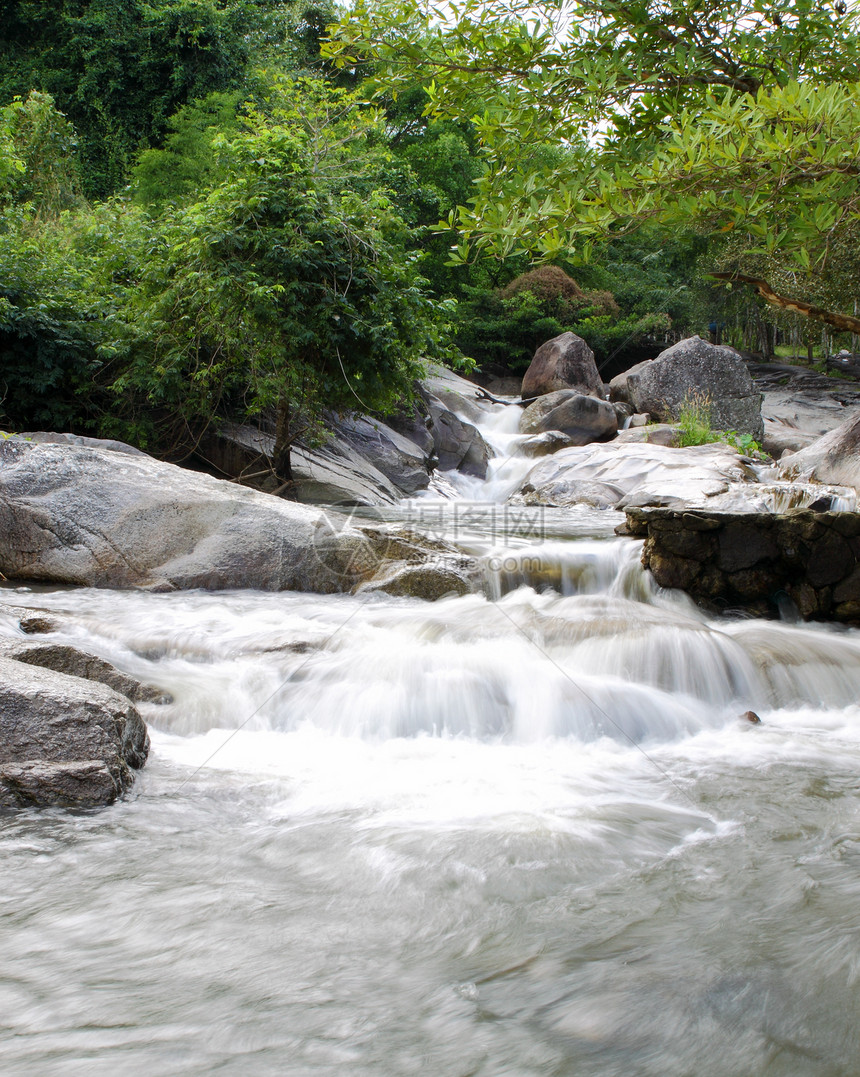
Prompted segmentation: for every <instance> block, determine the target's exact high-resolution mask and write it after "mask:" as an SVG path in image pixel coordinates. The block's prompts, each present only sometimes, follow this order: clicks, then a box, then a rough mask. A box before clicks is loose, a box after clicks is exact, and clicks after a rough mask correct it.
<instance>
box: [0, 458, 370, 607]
mask: <svg viewBox="0 0 860 1077" xmlns="http://www.w3.org/2000/svg"><path fill="white" fill-rule="evenodd" d="M386 481H387V480H386ZM0 534H2V535H3V536H4V541H3V543H2V545H0V572H2V573H3V574H4V575H5V576H6V577H7V578H9V579H32V580H46V581H51V582H59V583H72V584H79V585H81V586H90V587H144V588H148V589H151V590H160V591H170V590H177V589H183V588H192V587H203V588H207V589H210V590H217V589H220V588H228V587H230V588H232V587H253V588H259V589H261V590H287V589H294V590H301V591H317V592H324V593H327V592H333V591H345V590H349V589H350V588H351V587H353V586H354V585H355V584H356V583H357V582H359V580H360V579H361V578H362V577H361V576H360V573H359V572H358V570H355V569H354V568H353V567H352V563H351V562H352V558H353V556H354V550H355V545H356V542H357V541H358V539H359V538H360V536H358V535H357V534H356V532H355V530H354V529H353V528H351V526H350V525H349V522H348V520H346V518H344V517H342V516H338V514H336V513H331V512H329V513H323V512H321V511H320V510H318V509H314V508H310V507H309V506H306V505H298V504H295V503H293V502H288V501H284V500H282V499H281V498H276V497H271V496H269V495H268V494H264V493H261V492H259V491H257V490H250V489H248V488H246V487H242V486H238V485H236V484H233V483H228V482H224V481H221V480H218V479H214V478H212V477H210V476H208V475H200V474H197V473H196V472H191V471H186V470H184V469H183V468H179V467H176V466H174V465H173V464H167V463H164V462H162V461H158V460H154V459H152V458H151V457H147V456H130V455H122V454H119V453H115V452H111V451H107V450H104V449H95V448H90V447H86V446H77V445H53V444H46V445H40V444H34V443H32V442H26V441H23V440H21V439H20V438H9V439H8V440H6V441H3V442H0Z"/></svg>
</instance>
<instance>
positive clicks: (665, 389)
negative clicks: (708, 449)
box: [627, 337, 764, 441]
mask: <svg viewBox="0 0 860 1077" xmlns="http://www.w3.org/2000/svg"><path fill="white" fill-rule="evenodd" d="M627 393H628V396H629V403H630V404H632V406H633V407H634V408H635V410H636V411H639V412H642V411H647V412H648V413H649V414H650V415H652V416H653V417H654V418H656V419H659V420H660V421H661V422H674V421H675V420H676V419H677V418H678V416H679V414H680V411H681V408H682V407H683V405H684V404H685V403H686V402H687V401H689V400H691V399H693V398H696V397H698V398H699V399H703V400H706V401H707V403H708V404H709V406H710V419H711V425H712V426H713V428H714V429H715V430H736V431H737V432H738V433H740V434H751V435H752V436H753V437H754V438H756V440H758V441H761V439H762V437H763V435H764V426H763V423H762V417H761V400H762V398H761V393H760V392H759V391H758V390H757V389H756V387H755V384H754V383H753V380H752V377H751V376H750V373H749V371H748V370H747V368H746V365H745V364H744V361H743V359H742V358H741V357H740V355H739V354H738V353H737V352H736V351H735V350H734V349H733V348H724V347H717V346H715V345H713V344H709V343H708V342H707V341H706V340H702V339H701V337H689V338H688V339H686V340H681V341H679V342H678V343H677V344H674V345H673V346H672V347H671V348H667V349H666V351H664V352H661V353H660V355H658V356H657V358H656V359H654V360H652V361H651V362H649V363H646V364H645V365H644V367H643V368H642V369H641V370H637V371H636V372H633V371H628V372H627Z"/></svg>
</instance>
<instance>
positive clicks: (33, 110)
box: [0, 91, 81, 217]
mask: <svg viewBox="0 0 860 1077" xmlns="http://www.w3.org/2000/svg"><path fill="white" fill-rule="evenodd" d="M4 137H5V141H6V148H5V153H4V157H5V159H6V167H5V169H3V168H0V201H2V199H3V197H4V195H5V198H6V199H10V200H12V201H15V202H19V203H20V202H29V203H31V204H32V205H33V207H34V209H35V210H36V212H37V214H38V215H40V216H49V217H50V216H55V215H56V214H57V213H59V212H60V211H61V210H63V209H68V208H70V207H71V206H73V205H75V204H76V203H77V202H78V201H79V200H80V189H81V184H80V174H79V172H78V165H77V153H76V150H77V139H76V136H75V131H74V128H73V127H72V125H71V124H70V123H69V121H68V120H67V119H66V117H65V116H63V114H62V113H61V112H59V111H58V110H57V109H56V107H55V106H54V101H53V98H52V97H51V96H50V94H43V93H38V92H36V91H33V92H32V93H31V94H30V95H29V96H28V97H27V100H26V101H22V100H21V98H19V97H16V98H15V100H14V101H12V102H11V104H9V105H6V106H5V107H4V108H2V109H0V139H3V138H4ZM0 150H2V142H0ZM4 178H5V182H4Z"/></svg>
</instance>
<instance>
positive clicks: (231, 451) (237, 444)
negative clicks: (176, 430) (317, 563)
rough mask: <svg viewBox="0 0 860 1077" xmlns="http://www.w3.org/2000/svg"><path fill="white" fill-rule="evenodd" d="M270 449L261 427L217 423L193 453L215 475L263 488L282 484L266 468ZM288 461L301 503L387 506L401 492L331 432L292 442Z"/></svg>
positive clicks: (271, 440) (294, 493) (270, 439)
mask: <svg viewBox="0 0 860 1077" xmlns="http://www.w3.org/2000/svg"><path fill="white" fill-rule="evenodd" d="M392 433H393V431H392ZM274 448H275V438H274V436H273V434H271V433H270V432H267V431H266V430H261V429H260V428H259V427H256V426H252V425H251V424H249V423H223V424H222V425H221V426H219V427H218V429H214V428H210V429H209V430H208V431H207V432H206V434H204V435H203V437H202V438H201V439H200V442H199V447H198V455H199V458H200V459H201V461H202V462H204V463H205V464H206V466H207V467H208V468H212V469H214V470H216V471H217V472H218V473H219V474H221V475H224V476H225V477H227V478H230V479H237V480H239V481H240V482H245V481H247V482H248V483H250V484H251V485H253V486H254V487H256V488H257V489H262V490H263V491H264V492H269V491H274V490H276V489H278V488H280V487H281V485H282V483H281V480H280V478H279V477H278V476H276V475H275V473H274V471H272V469H271V464H270V461H271V458H272V453H273V452H274ZM290 463H291V466H292V472H293V485H292V487H291V488H290V494H291V496H292V497H293V498H294V499H295V500H296V501H300V502H301V503H302V504H308V505H332V504H336V505H351V506H365V507H371V506H378V505H393V504H395V503H396V502H397V501H398V500H399V499H400V498H401V497H403V494H404V491H402V490H400V489H398V487H397V486H395V484H394V483H393V482H392V481H391V479H390V478H389V477H388V476H387V475H385V474H383V473H382V471H380V470H379V468H377V467H376V466H375V465H374V464H373V463H372V462H371V461H370V460H369V459H367V458H365V457H364V456H362V455H361V454H360V453H359V452H357V451H356V450H355V449H354V448H353V446H352V445H351V444H349V443H348V442H347V441H345V440H343V439H341V438H339V437H338V436H337V435H336V434H334V433H333V434H332V435H331V436H330V437H329V438H328V439H327V440H326V441H325V443H324V444H322V445H319V446H314V447H312V448H311V447H309V446H307V445H301V444H295V445H293V446H292V448H291V450H290ZM246 476H247V479H246ZM428 479H429V476H428Z"/></svg>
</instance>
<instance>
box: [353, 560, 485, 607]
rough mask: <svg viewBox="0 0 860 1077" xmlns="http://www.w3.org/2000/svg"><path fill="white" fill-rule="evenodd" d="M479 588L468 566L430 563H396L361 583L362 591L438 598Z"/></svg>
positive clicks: (360, 590)
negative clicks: (375, 576) (377, 575)
mask: <svg viewBox="0 0 860 1077" xmlns="http://www.w3.org/2000/svg"><path fill="white" fill-rule="evenodd" d="M464 565H465V562H464ZM477 590H478V581H477V579H476V578H475V574H474V572H473V571H470V570H469V568H468V567H464V566H460V565H446V564H432V563H429V564H425V565H399V566H396V567H394V568H392V569H391V570H390V571H387V572H385V573H384V574H381V575H380V576H379V578H377V579H374V580H372V581H370V582H369V583H365V584H362V585H361V587H360V588H359V593H363V592H366V591H384V592H385V593H386V594H389V595H400V596H403V597H406V598H421V599H424V600H425V601H427V602H436V601H437V600H438V599H440V598H448V597H449V596H451V595H467V594H470V593H471V592H473V591H477Z"/></svg>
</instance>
